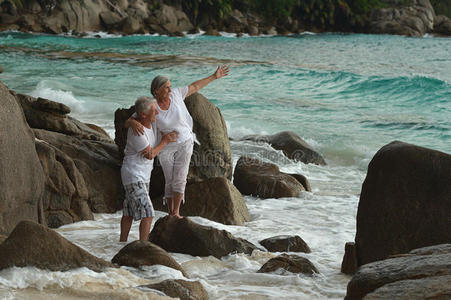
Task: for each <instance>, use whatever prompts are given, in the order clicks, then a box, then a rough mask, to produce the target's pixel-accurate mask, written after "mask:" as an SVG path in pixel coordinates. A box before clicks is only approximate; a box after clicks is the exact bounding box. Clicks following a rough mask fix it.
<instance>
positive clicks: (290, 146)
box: [241, 131, 326, 166]
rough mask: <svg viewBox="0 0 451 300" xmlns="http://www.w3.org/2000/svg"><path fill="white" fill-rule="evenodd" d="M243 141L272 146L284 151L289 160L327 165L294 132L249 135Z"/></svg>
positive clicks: (319, 155)
mask: <svg viewBox="0 0 451 300" xmlns="http://www.w3.org/2000/svg"><path fill="white" fill-rule="evenodd" d="M241 140H242V141H253V142H256V143H267V144H270V145H271V147H273V148H274V149H276V150H282V151H283V153H284V154H285V155H286V156H287V157H288V158H289V159H292V160H294V161H301V162H303V163H305V164H309V163H313V164H316V165H320V166H321V165H325V164H326V161H325V160H324V158H323V157H322V156H321V154H319V153H318V152H316V151H315V150H314V149H313V148H312V146H310V145H309V144H307V142H306V141H304V140H303V139H302V138H301V137H300V136H298V135H297V134H296V133H294V132H292V131H282V132H279V133H276V134H273V135H248V136H244V137H243V138H241Z"/></svg>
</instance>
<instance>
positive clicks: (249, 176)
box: [233, 156, 304, 198]
mask: <svg viewBox="0 0 451 300" xmlns="http://www.w3.org/2000/svg"><path fill="white" fill-rule="evenodd" d="M233 184H234V185H235V186H236V187H237V188H238V190H239V191H240V192H241V193H242V194H243V195H254V196H258V197H260V198H282V197H296V196H298V195H299V193H300V192H301V191H304V187H303V186H302V184H300V183H299V182H298V181H297V180H296V179H295V178H294V177H292V176H290V175H288V174H285V173H282V172H280V170H279V168H278V167H277V166H276V165H274V164H270V163H264V162H261V161H259V160H258V159H253V158H250V157H247V156H242V157H240V159H239V160H238V162H237V164H236V166H235V173H234V175H233Z"/></svg>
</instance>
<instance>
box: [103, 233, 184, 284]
mask: <svg viewBox="0 0 451 300" xmlns="http://www.w3.org/2000/svg"><path fill="white" fill-rule="evenodd" d="M111 262H112V263H114V264H118V265H120V266H129V267H134V268H139V267H141V266H153V265H163V266H166V267H169V268H173V269H176V270H179V271H180V272H182V274H183V275H184V276H185V277H187V276H186V273H185V271H184V270H183V268H182V266H180V264H179V263H178V262H176V261H175V259H173V258H172V257H171V256H170V255H169V253H167V252H166V251H165V250H164V249H162V248H160V247H159V246H157V245H155V244H152V243H151V242H148V241H134V242H131V243H130V244H127V245H126V246H125V247H124V248H122V249H121V250H120V251H119V252H118V253H117V254H116V255H115V256H114V257H113V259H112V260H111Z"/></svg>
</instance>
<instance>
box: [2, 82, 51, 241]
mask: <svg viewBox="0 0 451 300" xmlns="http://www.w3.org/2000/svg"><path fill="white" fill-rule="evenodd" d="M0 105H1V107H2V108H1V109H0V234H8V233H10V232H11V230H13V229H14V227H15V226H16V225H17V223H19V222H20V221H22V220H32V221H36V222H38V221H39V222H45V221H44V220H43V219H42V218H40V217H39V216H41V217H42V203H41V197H42V194H43V192H44V186H45V174H44V172H43V170H42V167H41V164H40V163H39V158H38V156H37V154H36V150H35V141H34V135H33V132H32V131H31V129H30V128H29V127H28V124H27V122H26V120H25V117H24V114H23V112H22V109H21V107H20V104H19V103H18V102H17V100H16V98H15V97H14V96H13V95H12V94H11V93H10V91H9V89H8V88H7V87H6V86H5V85H4V84H3V83H1V82H0ZM39 211H40V212H41V213H39Z"/></svg>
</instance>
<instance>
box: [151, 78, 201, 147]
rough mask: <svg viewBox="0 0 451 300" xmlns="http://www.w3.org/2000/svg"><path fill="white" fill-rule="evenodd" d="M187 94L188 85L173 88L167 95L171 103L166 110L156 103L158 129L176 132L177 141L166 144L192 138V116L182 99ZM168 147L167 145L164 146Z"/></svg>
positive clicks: (171, 144)
mask: <svg viewBox="0 0 451 300" xmlns="http://www.w3.org/2000/svg"><path fill="white" fill-rule="evenodd" d="M187 94H188V87H187V86H185V87H181V88H174V89H172V91H171V94H170V95H169V98H170V99H171V103H170V105H169V108H168V109H167V110H162V109H161V108H160V106H158V104H157V109H158V115H157V120H156V123H157V127H158V130H159V131H161V132H163V134H167V133H169V132H171V131H177V132H178V134H179V135H178V138H177V141H176V142H174V143H170V144H169V145H168V146H169V147H170V146H174V145H178V144H182V143H183V142H185V141H187V140H188V139H194V140H195V136H194V134H193V118H192V117H191V115H190V114H189V112H188V109H187V108H186V105H185V102H184V99H185V97H186V95H187ZM166 148H168V147H166Z"/></svg>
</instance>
